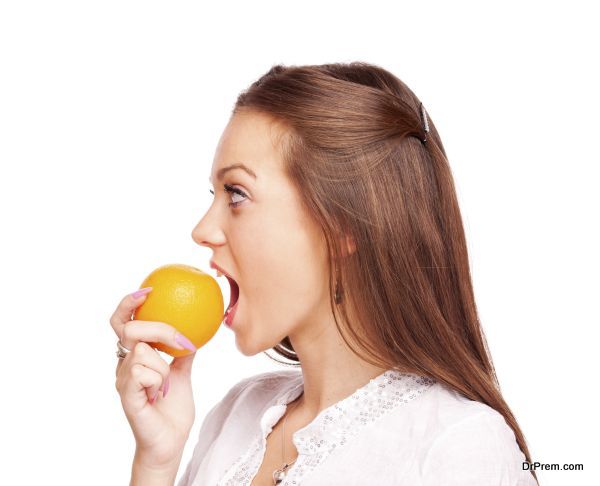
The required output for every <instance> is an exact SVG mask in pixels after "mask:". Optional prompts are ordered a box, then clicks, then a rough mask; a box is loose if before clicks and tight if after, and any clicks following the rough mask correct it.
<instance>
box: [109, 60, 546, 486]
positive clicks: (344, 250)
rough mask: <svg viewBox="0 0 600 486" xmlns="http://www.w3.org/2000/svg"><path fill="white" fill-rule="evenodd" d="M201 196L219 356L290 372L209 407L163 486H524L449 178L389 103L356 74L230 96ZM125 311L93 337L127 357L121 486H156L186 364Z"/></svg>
mask: <svg viewBox="0 0 600 486" xmlns="http://www.w3.org/2000/svg"><path fill="white" fill-rule="evenodd" d="M210 181H211V183H212V185H213V188H212V190H211V192H212V193H213V194H214V199H213V201H212V203H211V205H210V207H209V208H208V209H207V211H206V213H205V214H204V215H202V217H201V219H200V220H199V221H198V222H197V224H196V226H195V227H194V228H193V231H192V238H193V240H194V241H195V242H196V243H197V244H198V245H201V246H204V247H208V248H210V249H211V251H212V260H211V266H212V267H213V268H215V269H217V270H218V271H220V272H221V273H224V274H226V275H227V276H228V277H229V278H230V279H232V280H234V281H235V284H236V285H237V287H238V290H239V292H237V295H238V300H237V304H236V306H235V310H234V312H232V313H231V316H230V317H231V325H230V327H231V330H232V332H233V333H234V335H235V342H236V346H237V348H238V350H239V351H240V352H241V353H243V354H244V355H246V356H254V355H256V354H258V353H260V352H266V351H268V350H270V349H272V350H273V351H274V352H275V353H277V354H278V355H280V356H281V357H283V358H286V359H287V360H288V362H290V361H291V362H292V363H294V364H295V369H294V368H289V367H286V368H285V369H282V370H280V371H273V372H267V373H262V374H259V375H255V376H252V377H249V378H245V379H243V380H241V381H239V382H238V383H237V384H235V385H234V386H233V387H232V388H231V389H230V390H229V392H228V393H227V394H226V395H225V396H224V397H223V399H222V400H221V401H220V402H219V403H217V404H216V405H214V407H213V408H212V409H211V410H210V412H209V413H208V414H207V415H206V417H204V419H203V422H202V425H201V430H200V433H199V436H198V438H197V442H196V445H195V448H194V453H193V456H192V458H191V460H190V461H189V463H188V464H187V465H186V466H185V470H184V472H183V475H182V477H181V479H180V481H179V483H178V485H179V486H201V485H211V486H212V485H220V486H224V485H252V486H267V485H273V484H280V485H282V486H284V485H285V486H287V485H290V486H292V485H293V486H300V485H303V486H316V485H342V484H343V485H372V484H373V485H375V484H386V485H406V486H415V485H428V486H429V485H431V486H433V485H441V484H443V485H456V486H475V485H477V486H488V485H489V486H492V485H498V486H500V485H502V486H529V485H535V484H537V480H536V478H535V473H534V472H533V471H529V470H527V469H526V468H524V467H523V463H524V462H531V457H530V454H529V450H528V447H527V444H526V440H525V437H524V434H523V432H522V431H521V428H520V427H519V424H518V422H517V419H516V418H515V416H514V415H513V413H512V412H511V410H510V408H509V405H508V404H507V403H506V402H505V400H504V398H503V396H502V393H501V391H500V386H499V384H498V380H497V377H496V374H495V370H494V366H493V363H492V358H491V356H490V353H489V350H488V347H487V344H486V340H485V336H484V332H483V330H482V327H481V324H480V321H479V318H478V314H477V308H476V303H475V296H474V291H473V285H472V281H471V274H470V268H469V257H468V253H467V244H466V237H465V232H464V229H463V224H462V218H461V213H460V209H459V205H458V201H457V196H456V191H455V188H454V182H453V177H452V173H451V168H450V165H449V162H448V160H447V158H446V153H445V150H444V147H443V145H442V141H441V139H440V136H439V134H438V132H437V130H436V127H435V124H434V122H433V121H432V120H431V118H430V117H429V114H428V112H427V106H426V105H424V104H423V103H421V101H420V100H419V99H418V97H417V96H416V95H415V94H414V93H413V92H412V91H411V90H410V89H409V88H408V86H406V85H405V84H404V83H403V82H402V81H401V80H400V79H398V78H397V77H396V76H394V75H393V74H391V73H390V72H388V71H386V70H385V69H382V68H381V67H378V66H375V65H373V64H368V63H364V62H353V63H347V64H342V63H336V64H325V65H311V66H289V67H287V66H282V65H277V66H274V67H272V68H271V69H270V70H269V71H268V72H267V73H265V74H264V75H263V76H261V77H260V78H259V79H258V80H257V81H256V82H254V83H253V84H252V85H251V86H250V87H249V88H248V89H246V90H245V91H243V92H242V93H241V94H240V95H239V96H238V98H237V100H236V103H235V105H234V108H233V111H232V114H231V117H230V119H229V121H228V123H227V126H226V127H225V129H224V131H223V134H222V136H221V138H220V140H219V143H218V145H217V148H216V152H215V157H214V160H213V165H212V169H211V173H210ZM143 299H144V297H143V296H141V297H138V298H136V297H134V296H132V295H128V296H126V297H124V298H123V300H122V301H121V303H120V304H119V306H118V307H117V309H116V311H115V313H114V314H113V316H112V317H111V324H112V326H113V328H114V329H115V332H116V333H117V335H118V337H119V339H120V343H121V344H122V346H123V347H124V348H126V349H127V350H129V352H128V353H126V354H125V355H124V358H123V359H119V362H118V365H117V384H116V385H117V390H118V391H119V394H120V396H121V402H122V405H123V408H124V410H125V413H126V416H127V419H128V421H129V423H130V425H131V427H132V430H133V433H134V437H135V439H136V450H135V456H134V459H133V467H132V478H131V484H133V485H153V484H174V481H175V478H176V476H177V472H178V470H179V468H180V465H181V457H182V454H183V449H184V446H185V444H186V442H187V440H188V439H189V432H190V430H191V427H192V425H193V422H194V416H195V412H194V402H193V395H192V380H191V369H192V361H193V359H194V356H195V354H192V355H189V356H186V357H184V358H174V359H173V361H172V363H171V364H169V363H166V362H165V361H164V360H163V359H162V358H161V357H160V355H159V354H158V353H156V352H155V351H154V350H153V349H152V348H151V347H150V346H149V345H148V344H147V343H148V342H156V341H161V342H165V343H166V344H168V345H173V346H177V342H178V341H175V333H174V332H173V328H172V327H171V326H169V325H168V324H167V323H165V324H164V325H156V326H147V325H142V324H140V323H136V322H135V321H133V320H130V316H131V313H132V311H133V310H134V309H135V308H136V307H137V306H139V305H140V304H141V303H142V302H143ZM178 339H181V337H178ZM184 345H186V344H184ZM150 387H152V390H158V389H160V390H162V391H163V394H161V393H159V394H158V395H157V396H156V398H154V396H152V397H149V396H148V395H147V389H149V388H150ZM152 395H154V394H152Z"/></svg>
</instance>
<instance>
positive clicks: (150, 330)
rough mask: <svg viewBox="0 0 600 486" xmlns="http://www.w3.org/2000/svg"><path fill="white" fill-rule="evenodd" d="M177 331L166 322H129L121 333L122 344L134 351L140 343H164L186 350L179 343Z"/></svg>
mask: <svg viewBox="0 0 600 486" xmlns="http://www.w3.org/2000/svg"><path fill="white" fill-rule="evenodd" d="M177 334H179V333H178V332H177V329H175V328H174V327H173V326H170V325H169V324H165V323H164V322H156V321H129V323H128V324H127V325H124V326H123V329H122V331H121V344H122V345H123V346H125V347H126V348H127V349H133V348H134V347H135V346H136V345H137V344H138V343H139V342H140V341H144V342H150V343H158V342H160V343H163V344H166V345H167V346H170V347H172V348H175V349H185V348H184V347H183V346H182V345H181V344H179V342H178V341H177V339H176V338H177Z"/></svg>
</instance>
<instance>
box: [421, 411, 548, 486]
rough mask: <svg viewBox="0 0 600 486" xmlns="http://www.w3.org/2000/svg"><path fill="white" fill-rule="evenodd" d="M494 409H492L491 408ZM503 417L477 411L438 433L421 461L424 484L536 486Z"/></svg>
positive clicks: (426, 485) (450, 485) (445, 485)
mask: <svg viewBox="0 0 600 486" xmlns="http://www.w3.org/2000/svg"><path fill="white" fill-rule="evenodd" d="M494 412H495V411H494ZM525 460H526V459H525V455H524V454H523V452H522V451H521V449H520V448H519V445H518V444H517V442H516V439H515V434H514V432H513V430H512V429H511V428H510V427H509V425H508V424H507V423H506V421H505V420H504V417H503V416H502V415H501V414H500V413H498V412H495V413H494V414H491V413H489V412H487V411H486V412H483V413H479V414H477V415H473V416H471V417H469V418H466V419H463V420H461V421H460V422H458V423H456V424H453V425H452V426H450V427H449V428H448V430H446V431H445V432H443V433H442V434H441V435H440V437H438V438H437V439H436V440H435V441H434V443H433V445H432V447H431V449H430V450H429V453H428V455H427V458H426V460H425V462H424V464H423V485H424V486H434V485H435V486H537V484H538V483H537V481H536V480H535V478H534V477H533V475H532V474H531V472H530V471H528V470H524V469H523V462H525Z"/></svg>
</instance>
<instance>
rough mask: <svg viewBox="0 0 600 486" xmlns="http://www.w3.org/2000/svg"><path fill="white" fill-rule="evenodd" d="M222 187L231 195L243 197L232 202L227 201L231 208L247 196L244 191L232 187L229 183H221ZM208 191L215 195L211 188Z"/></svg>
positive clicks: (235, 206)
mask: <svg viewBox="0 0 600 486" xmlns="http://www.w3.org/2000/svg"><path fill="white" fill-rule="evenodd" d="M223 189H224V190H225V192H227V193H229V194H231V197H235V196H241V197H242V198H243V199H242V200H241V201H234V202H231V203H229V206H230V207H232V208H237V207H238V206H239V205H240V204H241V203H243V202H244V200H245V199H246V198H247V197H248V196H247V195H246V194H245V193H244V191H242V190H241V189H238V188H237V187H233V186H231V185H229V184H224V185H223ZM209 192H210V193H211V194H212V195H213V196H214V195H215V192H214V191H213V190H212V189H209Z"/></svg>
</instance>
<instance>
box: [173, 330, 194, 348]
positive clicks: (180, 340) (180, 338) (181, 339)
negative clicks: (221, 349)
mask: <svg viewBox="0 0 600 486" xmlns="http://www.w3.org/2000/svg"><path fill="white" fill-rule="evenodd" d="M175 341H177V342H178V343H179V344H181V345H182V346H183V347H184V348H186V349H189V350H190V351H196V346H194V345H193V344H192V341H190V340H189V339H188V338H186V337H185V336H184V335H183V334H180V333H177V335H176V336H175Z"/></svg>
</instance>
